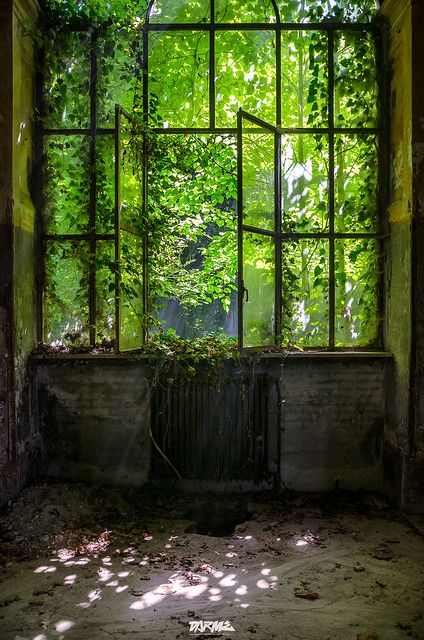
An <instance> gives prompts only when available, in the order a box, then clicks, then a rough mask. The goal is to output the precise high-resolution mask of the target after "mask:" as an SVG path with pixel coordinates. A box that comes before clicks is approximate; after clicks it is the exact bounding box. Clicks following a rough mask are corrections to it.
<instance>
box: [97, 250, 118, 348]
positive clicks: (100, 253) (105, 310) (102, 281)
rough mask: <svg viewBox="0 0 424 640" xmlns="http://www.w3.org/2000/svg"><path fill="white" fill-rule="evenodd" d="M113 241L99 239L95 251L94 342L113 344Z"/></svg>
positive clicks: (103, 344)
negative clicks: (95, 321)
mask: <svg viewBox="0 0 424 640" xmlns="http://www.w3.org/2000/svg"><path fill="white" fill-rule="evenodd" d="M114 269H115V243H114V242H111V241H103V240H100V241H98V242H97V252H96V320H97V324H96V342H97V344H100V345H102V346H103V347H114V346H115V271H114Z"/></svg>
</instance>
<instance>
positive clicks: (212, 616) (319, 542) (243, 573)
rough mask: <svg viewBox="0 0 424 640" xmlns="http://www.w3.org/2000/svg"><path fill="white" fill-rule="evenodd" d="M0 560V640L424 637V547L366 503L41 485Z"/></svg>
mask: <svg viewBox="0 0 424 640" xmlns="http://www.w3.org/2000/svg"><path fill="white" fill-rule="evenodd" d="M233 514H235V515H236V516H237V519H238V520H245V521H244V522H241V523H240V524H238V525H236V526H235V529H234V532H233V533H230V534H228V535H224V536H221V537H213V536H210V535H204V534H205V533H208V532H213V531H212V530H214V529H215V532H221V533H222V531H218V530H219V529H221V528H222V526H223V521H224V523H228V522H229V519H230V517H231V515H233ZM246 518H250V519H247V520H246ZM234 519H236V518H234ZM196 523H197V524H196ZM230 524H231V525H232V524H234V522H232V523H230ZM187 529H188V530H189V531H190V532H186V530H187ZM195 531H202V532H203V534H201V533H196V532H195ZM0 550H1V552H2V565H1V573H0V638H1V640H8V639H11V640H46V639H50V638H51V639H53V638H58V639H63V640H97V639H99V640H100V639H102V640H103V639H108V640H110V639H111V638H112V639H113V640H115V639H116V640H123V639H124V638H125V639H127V638H134V639H138V638H140V639H143V640H144V639H146V640H156V639H160V640H168V639H169V640H171V639H179V640H183V639H185V638H190V637H194V636H193V635H190V624H189V623H190V622H194V621H222V622H225V621H229V623H230V625H231V626H232V627H233V628H234V631H230V630H227V631H224V632H223V633H221V634H217V633H213V632H211V629H210V628H209V629H208V628H205V629H203V631H202V629H201V627H199V628H198V635H197V637H198V638H201V639H206V638H212V637H218V638H223V639H226V638H231V639H234V640H268V639H270V638H276V639H278V640H292V639H293V640H297V639H304V640H327V639H328V640H350V639H353V640H355V639H358V638H360V639H361V640H365V639H366V640H375V639H378V640H392V639H393V640H397V639H402V638H408V637H412V638H419V639H424V538H423V536H422V535H421V534H420V533H419V531H418V529H417V528H416V527H414V526H413V525H411V524H410V523H408V522H407V521H405V520H404V519H403V518H402V517H401V516H400V515H399V514H397V513H396V512H393V511H390V510H389V509H387V508H386V506H385V504H384V502H383V501H381V500H380V499H378V498H373V497H371V496H367V495H362V496H354V497H352V496H343V495H337V496H331V497H326V498H321V499H319V498H316V497H314V498H312V497H311V496H287V495H281V496H275V495H274V496H273V497H272V498H271V497H269V496H255V495H253V496H252V495H250V496H248V497H246V498H245V499H237V500H235V499H233V498H231V497H230V496H221V497H218V498H217V497H216V496H215V497H214V498H211V497H208V496H204V495H203V496H185V497H181V496H175V495H174V496H173V495H166V496H163V495H159V494H156V493H153V492H150V493H146V492H144V493H143V492H139V493H137V492H126V493H123V492H119V491H108V490H106V489H95V488H87V487H82V486H78V485H42V486H40V487H34V488H31V489H28V490H26V491H25V492H24V493H23V494H22V495H21V496H20V498H19V499H18V500H17V501H16V502H15V503H14V504H12V505H10V506H9V508H8V509H7V510H6V511H5V512H4V513H3V514H1V515H0ZM192 627H193V625H192Z"/></svg>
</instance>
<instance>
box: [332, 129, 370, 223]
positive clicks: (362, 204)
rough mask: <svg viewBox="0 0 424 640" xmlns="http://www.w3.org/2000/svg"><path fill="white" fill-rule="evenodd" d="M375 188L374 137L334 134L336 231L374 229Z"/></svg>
mask: <svg viewBox="0 0 424 640" xmlns="http://www.w3.org/2000/svg"><path fill="white" fill-rule="evenodd" d="M377 189H378V150H377V138H376V136H373V135H372V136H371V135H370V136H335V184H334V198H335V228H336V231H338V232H340V233H343V232H351V233H352V232H357V233H362V232H364V231H370V232H372V231H376V229H377V196H378V192H377Z"/></svg>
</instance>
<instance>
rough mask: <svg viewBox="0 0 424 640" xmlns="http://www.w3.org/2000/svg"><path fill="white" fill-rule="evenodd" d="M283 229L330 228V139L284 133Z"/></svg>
mask: <svg viewBox="0 0 424 640" xmlns="http://www.w3.org/2000/svg"><path fill="white" fill-rule="evenodd" d="M281 152H282V158H281V174H282V175H281V194H282V220H283V232H286V233H288V232H294V231H296V232H299V233H302V232H303V233H311V232H314V231H325V230H328V179H327V176H328V139H327V136H323V135H313V136H311V135H292V136H282V137H281Z"/></svg>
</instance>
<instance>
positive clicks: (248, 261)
mask: <svg viewBox="0 0 424 640" xmlns="http://www.w3.org/2000/svg"><path fill="white" fill-rule="evenodd" d="M375 12H376V6H375V3H374V2H368V3H359V2H358V3H346V2H342V1H340V2H335V1H334V0H330V1H329V2H321V1H320V0H314V1H313V2H307V1H305V0H303V1H301V0H284V1H281V2H277V0H265V1H264V2H261V3H258V2H256V1H253V0H244V1H239V0H186V1H183V0H178V1H176V0H166V1H162V2H161V1H156V2H150V3H149V6H148V8H147V13H146V18H145V20H144V25H143V26H142V29H141V31H140V32H139V33H140V36H139V38H140V41H141V40H142V45H143V46H142V53H141V55H140V59H139V69H142V74H140V82H139V85H140V86H139V88H138V93H137V100H135V99H134V95H133V94H131V95H132V97H133V98H132V99H133V108H131V106H130V104H129V103H130V102H131V101H130V100H129V99H128V95H129V93H128V92H130V93H131V88H130V89H128V90H127V93H125V91H122V90H121V96H120V99H119V102H120V103H121V104H122V103H124V106H125V110H124V109H121V108H118V109H117V111H116V125H115V134H116V150H115V158H118V159H119V161H117V162H115V176H116V189H115V191H116V198H117V201H116V206H115V208H116V215H115V218H114V221H113V224H114V238H115V251H116V252H115V258H116V259H117V260H118V261H119V264H120V273H119V274H118V277H117V282H116V283H115V284H116V287H115V285H113V286H111V287H110V289H111V291H112V290H113V292H114V293H116V299H115V303H114V302H113V301H112V302H111V304H112V305H113V304H116V306H117V311H116V313H115V314H111V316H110V317H111V318H112V317H113V318H116V319H115V320H113V322H115V329H116V331H117V337H118V339H119V342H120V347H121V348H132V347H137V346H140V345H141V343H142V341H143V340H146V339H147V334H148V332H149V331H157V330H158V329H160V330H171V331H175V332H176V333H177V334H179V335H181V336H182V337H184V338H188V339H190V338H195V337H198V336H201V335H205V334H208V333H216V334H221V335H227V336H228V337H238V339H239V342H240V344H241V345H242V346H245V347H262V346H273V345H277V346H283V347H290V346H293V345H296V346H299V347H301V348H308V347H312V348H330V349H334V348H337V347H367V346H375V344H376V343H377V342H378V340H379V326H378V325H379V321H378V318H379V294H378V259H379V258H378V256H379V253H380V251H379V225H378V220H379V216H380V209H381V190H380V188H379V169H378V164H379V163H378V159H379V148H380V147H379V144H380V142H379V140H380V137H381V122H380V120H379V117H378V83H377V71H376V69H377V64H376V58H377V44H376V43H377V40H378V38H377V37H376V35H378V29H377V27H376V25H375V24H374V23H373V22H372V18H373V16H374V14H375ZM137 28H139V25H138V27H137ZM141 75H142V80H141ZM131 86H132V87H133V85H131ZM141 86H142V92H141ZM141 93H142V99H141V100H140V94H141ZM105 135H106V134H105ZM100 136H101V134H100V135H99V132H98V135H97V138H98V139H99V138H100ZM81 161H83V160H82V158H81ZM109 173H110V176H109V177H110V180H111V181H112V182H113V170H112V171H110V172H109ZM106 189H107V187H106ZM96 234H97V235H99V234H98V231H97V230H96ZM96 234H91V242H92V243H96V244H97V246H99V247H101V242H100V241H101V237H100V236H99V237H97V238H96ZM104 239H105V240H106V238H104ZM63 240H64V241H65V240H69V239H68V238H63ZM55 246H57V245H55ZM102 264H103V263H102ZM105 264H106V265H107V261H106V263H105ZM102 268H103V267H102ZM99 273H100V275H98V276H97V277H98V280H99V281H101V278H102V277H103V276H104V272H102V271H100V272H99ZM102 273H103V276H102V275H101V274H102ZM94 280H95V275H93V274H92V281H94ZM93 286H95V285H93V284H92V283H91V284H90V282H89V290H90V292H91V293H90V295H89V299H90V296H91V298H92V299H95V298H96V294H95V292H94V291H92V287H93ZM94 315H95V314H94ZM147 318H148V320H147ZM47 340H48V337H47ZM93 340H94V342H95V341H96V339H95V337H94V338H93V335H92V341H93Z"/></svg>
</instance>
